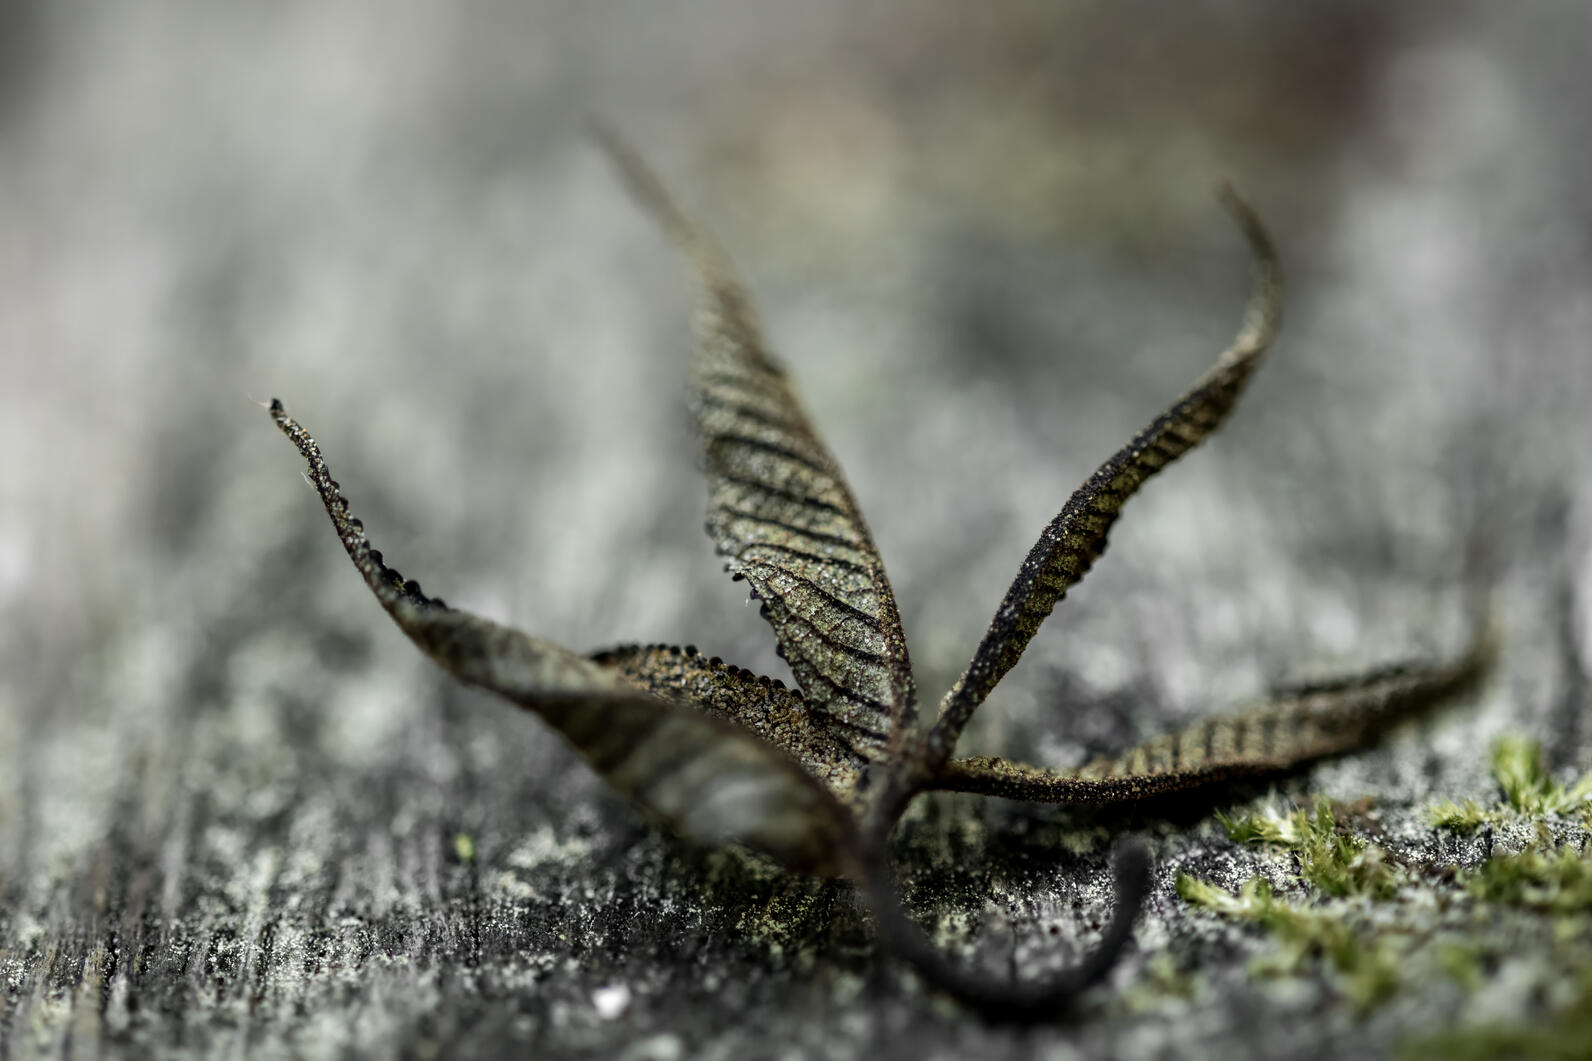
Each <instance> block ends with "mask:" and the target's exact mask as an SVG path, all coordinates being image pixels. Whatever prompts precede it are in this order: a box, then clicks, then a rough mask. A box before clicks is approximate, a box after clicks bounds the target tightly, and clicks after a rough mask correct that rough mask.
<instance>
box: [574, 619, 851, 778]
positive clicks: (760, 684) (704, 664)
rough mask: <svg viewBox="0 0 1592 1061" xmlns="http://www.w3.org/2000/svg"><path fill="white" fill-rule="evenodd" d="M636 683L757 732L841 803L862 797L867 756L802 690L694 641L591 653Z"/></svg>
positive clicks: (629, 646)
mask: <svg viewBox="0 0 1592 1061" xmlns="http://www.w3.org/2000/svg"><path fill="white" fill-rule="evenodd" d="M592 658H593V659H595V660H596V661H597V662H599V663H601V664H602V665H603V666H605V667H609V668H612V669H614V670H616V671H618V672H619V673H620V674H622V675H623V676H624V677H625V678H626V679H627V680H629V681H630V682H631V683H633V684H635V685H637V686H639V687H640V688H643V689H645V690H647V691H648V692H650V693H652V694H654V695H655V696H660V697H663V698H665V699H668V700H672V701H674V702H676V703H682V704H687V705H689V706H691V707H694V708H697V709H698V710H702V711H706V712H708V713H709V714H711V715H714V716H716V717H718V718H722V719H724V720H725V721H727V722H732V723H734V724H736V725H738V726H741V727H744V728H745V729H747V730H750V731H751V732H753V733H755V734H757V735H758V736H759V737H760V738H762V739H763V740H765V741H767V742H768V743H770V744H773V745H775V746H776V747H778V748H780V749H781V750H783V751H784V752H785V753H786V754H788V755H789V756H790V757H791V758H793V759H795V760H796V761H797V762H799V763H801V765H802V768H803V769H804V770H806V771H807V773H808V774H810V775H812V776H813V777H816V778H818V779H819V780H820V781H822V782H823V783H824V785H825V786H826V787H827V788H828V789H829V790H830V791H831V792H833V793H834V794H835V795H836V796H838V797H840V798H841V799H842V800H851V799H853V798H854V797H856V795H857V794H858V793H857V783H858V781H859V779H860V778H861V775H862V771H863V769H864V767H866V766H867V765H868V763H867V760H866V759H864V758H863V757H862V756H860V755H858V754H857V753H856V752H855V751H853V750H852V748H851V747H850V745H848V744H846V743H845V742H844V741H841V740H839V739H838V738H837V737H835V735H834V734H833V733H832V732H831V731H830V729H829V727H828V726H827V725H824V724H822V723H821V721H820V718H819V716H816V715H815V713H814V711H813V710H812V706H811V704H810V702H809V701H808V700H807V698H806V697H804V696H803V695H802V694H801V692H800V690H797V689H787V688H786V687H785V684H784V683H783V682H781V681H779V680H778V679H771V678H768V677H765V676H763V675H760V674H753V673H752V672H751V671H749V670H745V669H743V668H741V667H737V666H734V665H732V664H729V663H725V662H724V661H722V660H720V659H719V658H718V657H716V656H715V657H711V658H710V657H708V656H704V655H702V654H701V653H700V652H698V651H696V649H695V648H693V647H691V646H686V647H684V648H682V647H680V646H679V645H624V646H620V647H617V648H611V649H607V650H606V651H603V652H599V653H597V654H595V655H594V656H593V657H592Z"/></svg>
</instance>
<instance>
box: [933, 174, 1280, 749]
mask: <svg viewBox="0 0 1592 1061" xmlns="http://www.w3.org/2000/svg"><path fill="white" fill-rule="evenodd" d="M1222 202H1223V203H1224V204H1225V205H1226V206H1227V208H1228V210H1229V212H1231V213H1232V215H1233V217H1234V218H1235V219H1236V220H1237V221H1238V224H1239V227H1240V228H1241V229H1242V230H1243V233H1244V236H1245V238H1246V239H1247V240H1248V241H1249V246H1250V250H1251V251H1252V252H1253V254H1254V256H1255V285H1254V291H1253V293H1252V294H1251V295H1250V300H1249V305H1248V307H1247V309H1246V311H1245V314H1244V323H1243V325H1242V327H1241V328H1240V329H1239V332H1238V337H1237V338H1236V339H1234V341H1233V345H1232V346H1230V347H1229V348H1228V349H1227V350H1226V351H1224V352H1223V353H1222V355H1221V356H1220V357H1219V358H1217V360H1216V363H1215V364H1214V365H1213V366H1211V368H1210V370H1209V371H1208V372H1207V373H1206V374H1205V376H1204V377H1203V378H1202V379H1200V381H1199V382H1198V383H1196V384H1195V385H1194V387H1193V389H1191V390H1190V391H1189V392H1188V393H1187V394H1185V395H1184V396H1183V397H1182V398H1179V399H1178V400H1177V401H1176V402H1174V403H1173V404H1172V405H1171V407H1170V408H1168V409H1167V410H1166V411H1165V412H1163V413H1162V414H1161V415H1160V416H1158V417H1156V418H1155V420H1154V421H1152V422H1151V423H1150V425H1149V426H1148V427H1146V428H1145V429H1144V430H1143V431H1140V432H1139V433H1138V434H1137V435H1135V436H1134V438H1133V441H1131V442H1129V443H1128V444H1127V445H1126V446H1124V447H1122V449H1120V450H1118V451H1117V453H1116V454H1115V455H1114V456H1113V457H1112V458H1111V459H1110V460H1108V461H1106V462H1105V463H1104V464H1103V465H1101V466H1100V468H1099V470H1098V471H1096V472H1095V473H1094V474H1093V475H1092V476H1090V477H1089V480H1088V481H1087V482H1086V483H1084V484H1083V485H1082V486H1081V487H1079V488H1078V489H1077V491H1076V492H1074V493H1073V495H1072V497H1071V498H1069V499H1068V501H1067V504H1066V505H1065V506H1064V507H1063V508H1062V510H1061V512H1060V514H1059V515H1057V516H1056V518H1055V519H1054V520H1052V521H1051V522H1050V525H1049V526H1047V527H1046V528H1045V530H1044V533H1043V534H1041V535H1040V536H1039V541H1038V542H1036V543H1035V544H1034V547H1033V548H1032V549H1031V550H1030V551H1029V553H1028V556H1027V557H1026V558H1025V559H1024V560H1023V563H1022V566H1021V567H1020V568H1019V569H1018V572H1017V578H1016V580H1015V581H1013V582H1012V585H1011V588H1010V589H1008V590H1007V591H1006V597H1005V599H1004V600H1002V601H1001V604H1000V607H999V608H997V609H996V611H995V618H994V620H993V621H992V622H991V623H990V626H989V630H988V631H987V632H986V633H985V634H984V639H983V640H982V641H981V642H979V646H978V648H977V650H976V651H975V652H974V653H973V661H972V663H970V664H969V665H968V668H967V670H966V671H965V672H964V673H963V674H962V677H960V678H959V679H957V681H956V684H955V685H953V686H952V687H951V689H950V691H949V692H947V693H946V694H945V699H944V700H943V701H941V706H940V716H939V718H938V719H937V720H936V722H935V725H934V730H933V732H932V733H931V735H930V738H929V752H928V761H929V766H930V767H931V768H933V767H937V766H938V765H939V764H940V763H942V762H944V761H945V760H946V759H947V758H948V757H949V756H950V755H951V753H952V752H953V751H954V750H955V748H956V741H957V738H958V737H960V736H961V733H962V728H963V727H964V726H965V725H967V721H968V719H970V718H972V717H973V712H974V711H976V710H977V709H978V706H979V705H980V704H982V703H983V702H984V698H985V697H986V696H988V695H989V693H990V690H992V689H994V688H995V685H996V683H998V682H999V681H1000V680H1001V678H1003V677H1005V675H1006V672H1007V671H1009V670H1011V669H1012V667H1013V666H1015V665H1016V663H1017V661H1018V659H1020V658H1021V657H1022V654H1023V650H1024V649H1026V648H1027V647H1028V642H1029V641H1031V640H1032V639H1033V637H1034V634H1036V633H1038V631H1039V627H1040V625H1041V624H1043V623H1044V621H1045V620H1046V619H1047V618H1048V617H1049V616H1050V613H1051V612H1052V611H1053V610H1054V609H1055V607H1056V604H1057V603H1058V602H1059V601H1060V600H1061V599H1062V597H1063V596H1065V595H1066V592H1067V590H1068V589H1070V588H1071V587H1072V586H1074V585H1076V584H1077V583H1078V582H1079V581H1080V580H1082V578H1083V577H1084V575H1085V574H1087V573H1088V571H1089V568H1090V567H1092V566H1093V565H1094V562H1095V560H1097V559H1098V558H1099V557H1100V554H1101V553H1103V552H1105V548H1106V536H1107V534H1108V533H1109V532H1110V530H1111V525H1112V524H1113V523H1115V522H1116V520H1117V516H1118V515H1119V514H1120V513H1121V511H1122V506H1123V505H1124V504H1125V503H1126V502H1127V500H1128V498H1130V497H1132V496H1133V495H1134V493H1135V492H1137V491H1138V489H1139V487H1140V486H1142V485H1144V483H1145V481H1146V480H1148V479H1149V478H1150V477H1151V476H1153V475H1154V474H1155V473H1156V472H1158V471H1160V470H1161V469H1162V468H1164V467H1166V466H1167V465H1168V464H1170V463H1172V461H1174V460H1176V459H1177V458H1178V457H1181V456H1182V455H1183V454H1184V453H1186V452H1188V451H1189V450H1191V449H1193V448H1194V447H1195V446H1197V445H1199V444H1200V443H1201V442H1202V441H1204V440H1205V438H1206V437H1207V436H1208V435H1210V434H1211V432H1213V431H1215V430H1216V429H1217V428H1218V427H1220V426H1221V423H1222V421H1223V420H1224V419H1226V417H1227V414H1228V413H1229V412H1230V411H1231V410H1232V408H1233V405H1234V404H1235V403H1236V402H1237V401H1238V396H1239V395H1240V394H1241V393H1243V389H1244V384H1246V383H1247V382H1248V381H1249V377H1250V374H1251V373H1253V372H1254V370H1255V367H1256V366H1257V365H1258V364H1259V363H1260V359H1261V355H1262V354H1264V353H1265V352H1266V347H1267V346H1269V345H1270V343H1271V340H1272V338H1273V337H1274V336H1275V335H1276V333H1277V327H1278V325H1279V324H1280V323H1281V319H1282V270H1281V267H1280V266H1279V264H1278V262H1277V254H1276V251H1275V249H1274V248H1273V247H1272V243H1271V237H1270V236H1268V235H1267V233H1266V230H1265V227H1264V226H1263V225H1262V224H1261V222H1260V218H1259V217H1257V216H1256V215H1255V212H1254V211H1253V210H1252V209H1251V208H1250V206H1249V204H1247V203H1246V202H1244V200H1243V199H1241V198H1240V197H1239V196H1238V193H1237V192H1235V191H1233V190H1232V189H1231V188H1230V187H1224V188H1223V189H1222Z"/></svg>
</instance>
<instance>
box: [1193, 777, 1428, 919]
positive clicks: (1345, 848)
mask: <svg viewBox="0 0 1592 1061" xmlns="http://www.w3.org/2000/svg"><path fill="white" fill-rule="evenodd" d="M1216 817H1217V819H1218V820H1219V821H1220V822H1221V823H1222V825H1223V826H1224V827H1225V828H1226V829H1227V836H1228V838H1229V839H1231V840H1232V841H1234V842H1235V843H1240V844H1271V845H1273V846H1277V847H1282V848H1285V849H1287V850H1289V851H1291V852H1293V854H1294V857H1295V859H1296V860H1297V864H1298V869H1299V878H1300V879H1301V880H1302V881H1304V882H1305V883H1306V884H1309V885H1310V886H1311V887H1313V888H1316V889H1317V890H1319V891H1321V892H1324V893H1325V894H1327V895H1330V896H1333V897H1334V898H1345V897H1348V896H1356V895H1367V896H1371V897H1373V898H1387V897H1389V896H1391V895H1392V894H1393V893H1394V892H1395V891H1397V890H1398V881H1397V879H1396V876H1395V874H1394V873H1393V870H1392V867H1391V866H1390V865H1389V863H1388V858H1387V852H1386V851H1384V850H1383V849H1382V848H1380V847H1378V846H1377V845H1375V844H1370V843H1367V842H1366V841H1365V840H1364V839H1362V838H1361V837H1359V836H1356V835H1354V834H1353V833H1351V832H1349V831H1348V830H1347V829H1344V828H1342V827H1340V826H1339V824H1338V821H1337V818H1336V816H1335V815H1334V814H1333V811H1332V804H1331V803H1330V802H1329V801H1327V800H1325V799H1319V800H1317V801H1316V804H1315V808H1314V809H1313V810H1309V811H1307V810H1303V809H1298V810H1293V811H1290V812H1289V813H1287V814H1284V815H1279V814H1277V813H1275V812H1273V811H1270V810H1269V809H1268V811H1267V812H1263V813H1261V814H1247V815H1235V816H1234V817H1231V818H1230V817H1228V816H1226V815H1223V814H1217V816H1216Z"/></svg>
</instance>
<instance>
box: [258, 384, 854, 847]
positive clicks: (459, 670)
mask: <svg viewBox="0 0 1592 1061" xmlns="http://www.w3.org/2000/svg"><path fill="white" fill-rule="evenodd" d="M271 416H272V419H273V420H275V421H276V424H277V426H278V427H280V428H281V429H282V431H283V432H284V433H285V434H286V435H287V436H288V437H289V438H291V439H292V440H293V442H294V444H295V445H297V446H298V448H299V452H300V453H302V454H303V455H304V458H305V460H307V461H308V462H309V473H310V480H311V482H313V483H314V485H315V488H316V490H317V491H318V492H319V493H320V495H321V501H322V502H323V503H324V504H325V506H326V511H327V514H328V515H329V516H331V519H332V523H333V525H334V526H335V527H336V529H337V533H338V536H339V538H341V540H342V542H343V547H344V548H345V549H346V550H347V551H348V555H349V558H350V559H351V560H353V562H354V566H355V567H356V568H358V569H359V572H360V574H361V575H363V576H364V578H365V582H366V584H367V585H369V587H370V589H371V591H372V592H373V593H374V594H375V595H376V598H377V599H378V600H379V601H380V602H381V604H382V606H383V607H384V608H386V609H387V612H388V614H389V615H391V616H392V618H393V620H394V621H395V622H396V623H397V624H398V626H399V627H400V628H401V629H402V630H403V631H404V633H405V634H407V635H408V636H409V638H410V639H411V640H412V641H414V643H415V644H416V645H418V646H419V647H420V649H421V650H422V651H423V652H425V653H426V655H428V656H430V657H431V658H432V659H433V660H435V661H436V662H437V664H439V665H440V666H441V667H443V668H444V669H445V670H447V671H448V672H449V673H451V674H453V675H454V676H455V677H456V678H458V679H459V680H461V681H463V682H466V683H468V684H470V685H476V686H479V687H481V688H483V689H489V690H491V691H492V692H495V693H497V694H499V695H500V696H502V697H504V698H505V699H507V700H510V701H512V702H513V703H515V704H518V705H519V706H521V707H524V708H527V709H528V710H530V711H532V712H534V713H535V714H536V715H538V716H539V717H540V718H541V719H542V720H543V721H544V722H546V723H547V724H548V725H550V726H552V727H553V728H554V729H556V730H557V731H558V732H559V733H560V734H561V735H562V736H563V737H564V738H565V739H566V740H567V741H569V743H570V744H571V745H573V746H574V748H575V749H576V750H577V751H578V752H580V754H581V755H582V756H584V757H585V759H586V760H587V762H589V763H590V764H591V765H592V767H593V768H594V769H595V770H596V771H597V772H598V774H600V775H601V776H602V777H603V779H604V780H605V781H607V782H608V783H609V784H610V785H612V786H613V787H614V788H615V789H617V790H618V791H620V792H622V793H623V794H624V795H626V796H628V797H630V798H631V799H633V800H634V801H635V802H636V803H638V804H640V805H641V806H642V807H644V808H646V809H647V810H649V811H652V812H653V813H655V814H657V815H658V816H659V817H660V818H662V819H663V821H664V822H665V823H667V824H668V825H669V826H671V827H672V828H674V829H676V830H677V831H678V832H680V833H681V834H682V835H684V836H686V837H689V838H690V839H693V840H696V841H699V842H702V843H708V844H718V843H724V842H727V841H735V842H739V843H744V844H746V845H748V846H750V847H754V848H757V849H759V850H761V851H764V852H767V853H768V854H771V855H773V856H775V857H776V858H779V859H780V860H782V861H783V862H785V863H786V864H787V865H789V866H791V867H792V868H794V869H800V870H805V871H808V872H814V873H823V874H832V873H839V872H843V871H845V870H846V869H847V868H848V866H847V864H846V860H847V857H848V854H849V852H850V850H851V846H852V845H851V841H850V835H849V830H850V825H849V821H850V819H849V816H848V814H847V812H846V811H845V809H844V808H843V807H842V806H841V805H840V804H839V803H838V802H837V801H836V800H835V799H834V797H833V796H831V795H830V793H829V792H828V791H827V790H826V789H824V788H823V787H821V786H820V785H819V784H818V783H817V782H815V781H814V780H813V779H812V778H810V777H808V776H807V775H806V774H805V773H804V772H803V771H802V769H801V767H800V766H799V765H798V764H797V763H796V762H795V761H794V760H792V759H791V758H790V757H789V756H788V755H786V754H785V753H784V752H781V751H780V750H778V749H777V748H775V747H773V746H771V745H769V744H765V743H764V742H763V741H760V740H758V739H757V738H756V737H755V736H753V735H752V734H751V733H748V732H746V731H744V730H741V729H739V728H737V727H735V726H734V725H732V724H731V723H729V722H727V721H725V720H724V719H722V718H718V717H714V716H713V715H712V714H708V713H704V712H702V711H698V710H694V709H691V708H687V707H683V706H680V705H678V704H675V703H670V702H667V701H665V700H662V699H659V698H658V697H657V696H653V695H649V694H648V693H647V692H646V691H643V690H642V689H640V688H638V687H637V686H636V685H635V684H633V683H632V682H631V681H629V680H627V678H626V676H625V674H624V672H623V671H622V670H621V669H619V668H616V667H611V666H604V665H603V664H602V663H599V662H597V661H595V660H592V659H588V658H585V657H582V656H578V655H576V654H575V653H573V652H570V651H569V650H567V649H565V648H562V647H560V646H558V645H555V644H553V643H551V642H548V641H542V640H540V639H537V638H534V637H531V636H529V635H527V634H525V633H522V632H521V631H519V630H515V629H512V628H510V627H507V626H503V625H502V624H500V623H495V622H492V621H491V620H489V619H484V618H482V617H480V616H477V615H472V614H470V613H468V612H464V611H460V610H459V609H456V608H450V607H448V606H447V605H446V604H445V603H444V602H443V601H442V600H441V599H439V598H436V597H428V596H426V595H425V594H424V593H423V592H422V590H421V588H420V584H419V583H418V582H414V581H410V580H405V579H404V577H403V576H402V575H400V574H399V573H398V572H397V571H395V570H393V569H392V568H391V567H388V566H387V565H386V563H385V562H384V561H383V559H382V556H381V554H380V553H379V552H377V551H376V550H374V549H372V548H371V547H370V542H369V539H367V538H366V536H365V531H364V527H363V525H362V524H361V523H360V522H359V520H357V519H354V518H353V517H352V516H350V515H349V512H348V501H347V499H346V498H344V497H343V495H342V492H341V490H340V488H339V486H338V484H337V482H336V481H335V480H333V479H332V477H331V473H330V472H329V471H328V469H327V467H326V462H325V461H324V460H323V459H322V458H321V454H320V450H319V448H318V447H317V446H316V444H315V441H314V439H312V438H311V437H310V435H309V434H308V432H306V431H305V430H304V429H303V427H301V426H300V425H299V424H298V423H297V422H296V421H295V420H293V419H292V418H291V417H289V416H288V415H287V413H286V412H285V411H284V410H283V408H282V406H281V404H280V403H278V402H273V403H272V405H271Z"/></svg>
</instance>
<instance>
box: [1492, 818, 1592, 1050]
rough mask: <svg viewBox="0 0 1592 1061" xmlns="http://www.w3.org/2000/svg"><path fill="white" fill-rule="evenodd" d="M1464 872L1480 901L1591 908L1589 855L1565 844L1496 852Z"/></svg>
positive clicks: (1554, 909) (1561, 909) (1563, 909)
mask: <svg viewBox="0 0 1592 1061" xmlns="http://www.w3.org/2000/svg"><path fill="white" fill-rule="evenodd" d="M1464 876H1465V890H1466V891H1467V892H1468V893H1469V894H1470V895H1471V896H1472V897H1473V898H1476V899H1479V900H1481V901H1482V902H1489V903H1507V904H1508V905H1510V906H1523V907H1527V908H1529V909H1532V910H1545V911H1548V912H1551V913H1556V914H1573V913H1582V912H1588V911H1592V858H1589V857H1588V855H1587V853H1586V852H1582V851H1577V850H1576V849H1575V848H1573V847H1571V846H1569V845H1568V844H1567V845H1565V846H1563V847H1560V848H1557V849H1556V850H1553V851H1547V852H1543V851H1522V852H1520V853H1519V854H1518V855H1497V856H1495V857H1493V858H1489V859H1488V860H1487V861H1486V862H1483V863H1482V864H1481V865H1479V866H1477V867H1476V868H1475V869H1473V870H1471V871H1469V872H1468V873H1466V874H1465V875H1464ZM1589 1045H1592V1044H1589Z"/></svg>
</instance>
